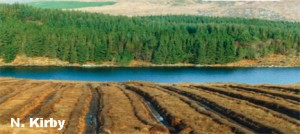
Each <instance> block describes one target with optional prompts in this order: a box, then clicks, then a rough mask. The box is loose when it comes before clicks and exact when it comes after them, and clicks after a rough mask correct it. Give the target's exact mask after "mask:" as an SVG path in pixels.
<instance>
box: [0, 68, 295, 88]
mask: <svg viewBox="0 0 300 134" xmlns="http://www.w3.org/2000/svg"><path fill="white" fill-rule="evenodd" d="M0 77H15V78H30V79H38V80H75V81H100V82H124V81H132V80H134V81H150V82H159V83H179V82H192V83H206V82H236V83H247V84H262V83H268V84H293V83H299V82H300V68H299V67H295V68H221V67H134V68H131V67H95V68H84V67H0Z"/></svg>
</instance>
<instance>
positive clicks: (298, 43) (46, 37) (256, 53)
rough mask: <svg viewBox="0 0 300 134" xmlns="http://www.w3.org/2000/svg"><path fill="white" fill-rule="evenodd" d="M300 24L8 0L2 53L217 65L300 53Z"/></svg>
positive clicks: (1, 17) (1, 23)
mask: <svg viewBox="0 0 300 134" xmlns="http://www.w3.org/2000/svg"><path fill="white" fill-rule="evenodd" d="M299 52H300V24H299V23H292V22H274V21H266V20H256V19H251V20H249V19H241V18H213V17H199V16H184V15H180V16H151V17H131V18H129V17H124V16H109V15H103V14H92V13H84V12H74V11H61V10H51V9H38V8H33V7H29V6H24V5H18V4H15V5H5V4H2V5H0V57H1V58H3V59H4V61H5V62H12V61H13V60H14V59H15V57H16V56H17V55H20V56H27V57H49V58H55V59H56V58H57V59H60V60H62V61H69V62H70V63H80V64H84V63H86V62H95V63H101V62H104V61H112V62H116V63H118V64H122V65H125V64H128V63H129V62H130V61H131V60H142V61H146V62H152V63H154V64H174V63H193V64H217V63H221V64H223V63H229V62H234V61H238V60H241V59H252V58H258V57H263V56H266V55H270V54H284V55H299Z"/></svg>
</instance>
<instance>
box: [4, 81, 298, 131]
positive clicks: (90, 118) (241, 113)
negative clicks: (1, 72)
mask: <svg viewBox="0 0 300 134" xmlns="http://www.w3.org/2000/svg"><path fill="white" fill-rule="evenodd" d="M11 118H13V119H17V118H19V119H20V123H22V124H24V126H26V127H17V126H14V127H11ZM36 118H40V119H41V118H42V119H44V120H49V119H51V118H53V119H54V120H65V124H64V127H63V128H62V130H58V127H49V126H48V127H44V128H43V127H35V126H33V127H29V126H30V119H36ZM299 120H300V85H299V84H298V85H297V84H295V85H246V84H234V83H215V84H157V83H146V82H124V83H96V82H68V81H37V80H26V79H13V78H0V133H1V134H6V133H7V134H11V133H17V134H18V133H20V134H21V133H22V134H26V133H28V134H31V133H66V134H73V133H87V134H96V133H101V134H120V133H122V134H168V133H182V134H188V133H193V134H198V133H205V134H231V133H247V134H249V133H274V134H281V133H286V134H298V133H300V121H299Z"/></svg>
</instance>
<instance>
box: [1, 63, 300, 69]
mask: <svg viewBox="0 0 300 134" xmlns="http://www.w3.org/2000/svg"><path fill="white" fill-rule="evenodd" d="M0 67H80V68H101V67H112V68H119V67H124V68H151V67H153V68H155V67H211V68H299V67H300V65H296V66H281V65H253V66H235V65H199V64H188V65H185V64H162V65H156V64H153V65H134V66H133V65H125V66H124V65H105V64H103V65H101V64H99V65H90V64H83V65H72V64H69V65H59V64H57V65H55V64H49V65H41V64H22V65H19V64H17V65H14V64H2V65H1V64H0Z"/></svg>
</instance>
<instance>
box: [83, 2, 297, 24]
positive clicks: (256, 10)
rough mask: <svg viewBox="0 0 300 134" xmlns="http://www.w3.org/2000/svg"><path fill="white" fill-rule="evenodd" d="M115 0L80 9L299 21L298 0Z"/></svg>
mask: <svg viewBox="0 0 300 134" xmlns="http://www.w3.org/2000/svg"><path fill="white" fill-rule="evenodd" d="M83 1H90V0H83ZM97 1H107V0H97ZM114 1H116V2H117V4H115V5H112V6H106V7H88V8H82V9H79V10H82V11H88V12H99V13H107V14H114V15H128V16H136V15H138V16H144V15H162V14H164V15H166V14H190V15H205V16H229V17H246V18H261V19H271V20H289V21H300V2H299V1H298V0H281V1H278V2H270V1H269V2H261V1H260V2H241V1H240V2H204V1H202V0H114Z"/></svg>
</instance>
